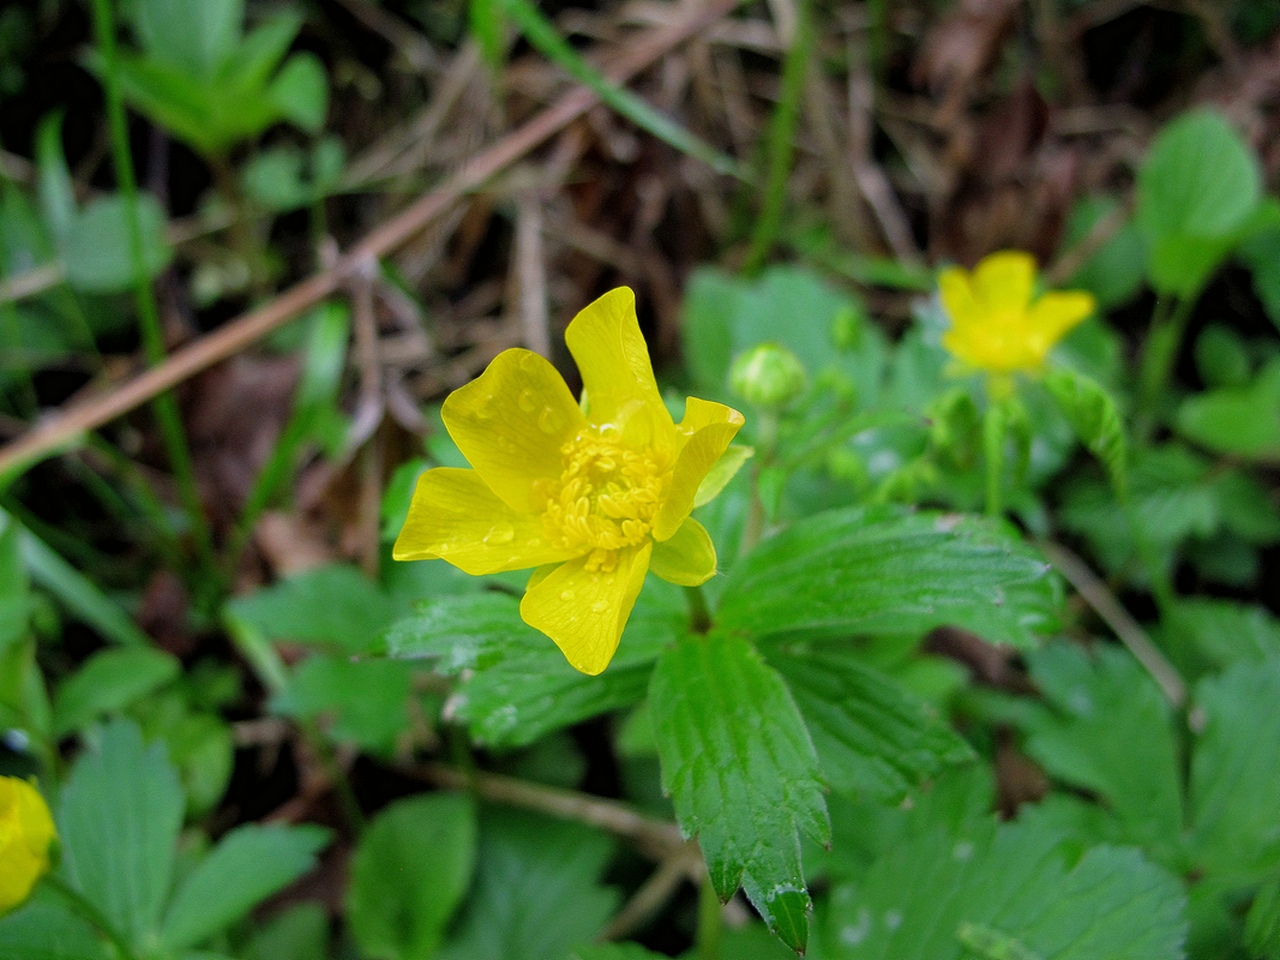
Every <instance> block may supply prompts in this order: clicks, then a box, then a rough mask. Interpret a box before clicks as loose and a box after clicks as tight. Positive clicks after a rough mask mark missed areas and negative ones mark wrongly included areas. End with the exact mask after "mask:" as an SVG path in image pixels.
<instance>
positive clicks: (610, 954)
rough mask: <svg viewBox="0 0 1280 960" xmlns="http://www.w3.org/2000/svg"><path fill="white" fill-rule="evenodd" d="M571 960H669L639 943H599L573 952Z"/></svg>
mask: <svg viewBox="0 0 1280 960" xmlns="http://www.w3.org/2000/svg"><path fill="white" fill-rule="evenodd" d="M569 960H667V955H666V954H664V953H654V952H653V951H652V950H646V949H645V948H644V947H642V946H640V944H638V943H597V944H594V945H592V946H590V947H579V948H578V949H577V950H574V951H572V952H571V953H570V954H569Z"/></svg>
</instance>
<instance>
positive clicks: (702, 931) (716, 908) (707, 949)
mask: <svg viewBox="0 0 1280 960" xmlns="http://www.w3.org/2000/svg"><path fill="white" fill-rule="evenodd" d="M723 936H724V920H723V908H722V907H721V904H720V897H719V896H718V895H717V894H716V888H715V887H714V886H713V885H712V883H711V877H710V876H706V877H703V878H702V885H701V887H699V888H698V947H697V949H698V960H720V941H721V940H722V939H723Z"/></svg>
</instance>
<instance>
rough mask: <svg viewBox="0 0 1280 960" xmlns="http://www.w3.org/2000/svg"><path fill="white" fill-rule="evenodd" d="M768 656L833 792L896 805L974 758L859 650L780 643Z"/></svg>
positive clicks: (924, 707) (932, 712)
mask: <svg viewBox="0 0 1280 960" xmlns="http://www.w3.org/2000/svg"><path fill="white" fill-rule="evenodd" d="M768 657H769V662H770V664H771V665H772V666H773V667H774V668H775V669H777V671H778V672H779V673H781V674H782V676H783V678H784V679H785V680H786V681H787V686H788V687H789V688H790V689H791V694H792V696H793V697H795V700H796V704H797V705H798V706H799V707H800V713H801V714H802V715H803V716H804V719H805V722H806V724H808V727H809V733H810V735H811V736H812V737H813V745H814V747H815V748H816V749H817V752H818V760H819V761H820V763H821V765H822V772H823V773H824V774H825V775H826V780H827V782H828V783H829V784H831V788H832V789H833V790H835V791H838V792H843V793H849V794H853V795H857V796H868V797H875V798H876V799H879V800H883V801H886V802H889V803H896V802H899V801H901V800H902V799H903V797H905V796H906V795H907V793H908V792H910V791H911V790H912V789H913V788H915V787H917V786H918V785H919V784H920V783H921V781H923V780H925V779H927V778H930V777H933V776H936V775H937V774H938V773H939V772H940V771H941V770H942V769H943V768H944V767H947V766H950V765H951V764H955V763H963V762H965V761H967V760H971V759H972V758H973V756H974V753H973V750H972V748H970V746H969V745H968V744H967V743H966V742H965V741H964V740H963V739H962V738H961V737H960V736H959V735H958V734H957V733H956V732H955V731H953V730H952V729H951V728H950V727H948V726H947V725H946V723H945V722H943V720H942V719H940V718H939V717H938V715H937V712H936V711H935V710H933V709H932V708H931V707H929V706H928V705H927V704H925V703H924V702H922V701H919V700H916V699H915V698H914V697H913V696H912V695H911V694H909V693H908V692H907V691H906V690H904V689H902V688H901V687H899V686H898V685H897V684H895V683H894V682H893V681H892V680H890V679H889V678H888V677H886V676H885V675H884V674H882V673H880V672H879V671H877V670H874V669H872V668H871V667H869V666H867V665H866V664H865V663H863V662H862V661H861V660H859V658H858V656H857V654H856V652H855V651H852V650H849V649H843V648H834V647H827V646H824V647H818V648H813V647H811V646H804V645H796V646H795V647H793V648H792V647H787V646H785V645H779V647H778V649H777V651H776V652H774V651H769V652H768Z"/></svg>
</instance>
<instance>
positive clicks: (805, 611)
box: [717, 507, 1061, 647]
mask: <svg viewBox="0 0 1280 960" xmlns="http://www.w3.org/2000/svg"><path fill="white" fill-rule="evenodd" d="M1060 598H1061V588H1060V584H1059V582H1058V580H1057V578H1056V577H1055V576H1054V575H1053V574H1051V573H1050V571H1049V567H1048V565H1047V564H1046V563H1045V562H1044V561H1043V560H1041V559H1040V558H1039V557H1038V556H1036V554H1035V553H1034V552H1033V551H1032V550H1031V549H1030V548H1029V547H1027V546H1026V545H1024V544H1023V543H1021V542H1019V541H1018V540H1015V539H1014V538H1013V537H1012V536H1010V535H1008V534H1005V533H1003V532H1000V531H998V530H997V529H996V528H995V527H993V526H992V525H991V524H989V523H988V522H986V521H984V520H980V519H978V518H974V517H963V516H959V515H955V514H938V513H912V512H909V511H906V510H902V509H899V508H894V507H876V508H868V509H847V510H833V511H830V512H827V513H820V514H817V515H815V516H812V517H809V518H807V519H805V520H802V521H800V522H799V523H797V524H795V525H794V526H793V527H791V528H790V529H788V530H785V531H783V532H782V533H779V534H777V535H776V536H773V537H771V538H770V539H768V540H765V541H764V542H762V543H761V544H760V545H759V546H758V547H756V549H755V550H754V551H752V553H751V554H750V556H748V557H747V558H746V560H745V561H743V562H740V563H738V564H737V565H736V566H735V567H734V569H733V571H732V572H731V573H730V575H729V577H728V582H727V583H726V584H725V588H724V592H723V593H722V595H721V599H720V608H719V613H718V615H717V622H718V623H720V624H721V625H722V626H724V627H726V628H729V629H734V630H745V631H750V632H751V633H754V634H757V635H762V634H770V633H782V632H788V631H797V630H807V629H838V630H841V631H845V632H850V633H862V634H909V633H918V634H922V633H924V632H926V631H928V630H929V629H931V628H933V627H936V626H940V625H943V624H952V625H955V626H959V627H964V628H966V629H968V630H972V631H973V632H975V633H978V634H980V635H981V636H983V637H985V638H986V639H987V640H990V641H992V642H994V643H1011V644H1015V645H1018V646H1021V647H1032V646H1034V645H1035V644H1036V642H1037V634H1039V633H1042V632H1046V631H1049V630H1051V629H1052V628H1053V627H1054V626H1055V624H1056V615H1057V609H1058V606H1059V603H1060Z"/></svg>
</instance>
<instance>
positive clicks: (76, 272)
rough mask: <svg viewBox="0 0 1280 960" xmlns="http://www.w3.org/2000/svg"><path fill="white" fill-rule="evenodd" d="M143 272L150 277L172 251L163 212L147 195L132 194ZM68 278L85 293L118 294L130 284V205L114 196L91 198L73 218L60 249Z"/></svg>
mask: <svg viewBox="0 0 1280 960" xmlns="http://www.w3.org/2000/svg"><path fill="white" fill-rule="evenodd" d="M137 200H138V202H137V207H136V212H137V218H138V221H137V222H138V233H139V237H140V240H141V243H142V272H143V275H144V276H145V277H146V278H147V279H148V280H152V279H154V278H155V277H157V276H159V274H160V271H161V270H163V269H164V268H165V267H166V266H168V264H169V260H170V259H171V258H172V256H173V251H172V250H171V249H170V248H169V243H168V241H167V240H165V236H164V228H165V218H164V211H163V210H161V209H160V204H159V203H157V202H156V200H155V198H154V197H152V196H151V195H150V194H145V193H144V194H140V195H139V196H138V198H137ZM63 265H64V266H65V267H66V270H67V282H68V283H69V284H71V286H73V287H75V288H76V289H77V290H81V291H83V292H85V293H121V292H123V291H125V290H129V289H132V287H133V283H134V263H133V244H132V242H131V240H130V229H129V204H128V203H127V202H126V201H125V198H124V197H122V196H119V195H111V196H106V197H99V198H98V199H96V200H92V201H90V202H89V203H88V204H87V205H86V206H85V208H84V209H83V210H82V211H81V212H80V215H79V216H78V217H76V221H75V224H74V226H73V227H72V229H71V231H70V233H69V235H68V236H67V241H66V244H65V246H64V247H63Z"/></svg>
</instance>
